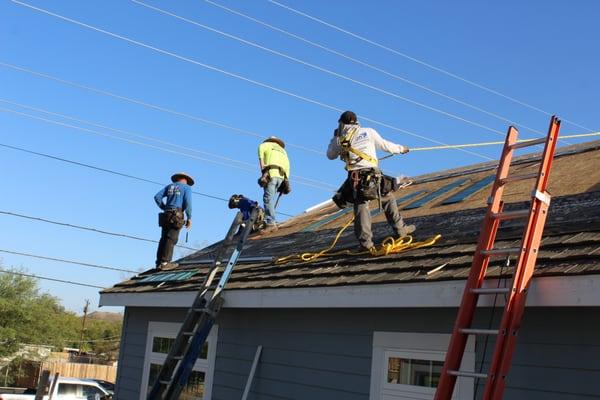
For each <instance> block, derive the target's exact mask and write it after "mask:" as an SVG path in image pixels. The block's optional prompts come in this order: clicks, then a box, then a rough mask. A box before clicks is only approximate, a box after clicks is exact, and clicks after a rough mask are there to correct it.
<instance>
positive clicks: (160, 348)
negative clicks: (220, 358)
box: [152, 336, 208, 360]
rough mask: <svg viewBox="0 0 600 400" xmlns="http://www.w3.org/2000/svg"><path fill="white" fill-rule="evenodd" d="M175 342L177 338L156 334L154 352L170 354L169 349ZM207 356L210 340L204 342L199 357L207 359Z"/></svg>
mask: <svg viewBox="0 0 600 400" xmlns="http://www.w3.org/2000/svg"><path fill="white" fill-rule="evenodd" d="M174 343H175V338H167V337H160V336H155V337H154V338H153V339H152V352H153V353H162V354H169V350H171V347H173V344H174ZM207 357H208V342H204V346H202V351H201V352H200V355H198V358H200V359H203V360H206V359H207Z"/></svg>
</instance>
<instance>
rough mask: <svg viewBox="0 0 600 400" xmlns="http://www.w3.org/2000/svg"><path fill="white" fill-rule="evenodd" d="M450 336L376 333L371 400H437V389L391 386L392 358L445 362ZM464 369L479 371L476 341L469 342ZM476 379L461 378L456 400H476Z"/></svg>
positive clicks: (456, 389) (455, 390) (374, 338)
mask: <svg viewBox="0 0 600 400" xmlns="http://www.w3.org/2000/svg"><path fill="white" fill-rule="evenodd" d="M449 342H450V335H447V334H439V333H413V332H410V333H409V332H373V358H372V362H371V391H370V396H369V400H403V399H410V400H416V399H423V400H428V399H433V396H434V395H435V389H433V388H426V387H421V386H413V385H403V384H396V383H388V382H387V369H388V359H389V358H390V357H399V358H408V359H416V360H432V361H444V359H445V357H446V350H447V348H448V343H449ZM461 369H463V370H467V371H474V370H475V339H474V338H473V337H470V338H469V340H468V341H467V347H466V349H465V355H464V357H463V362H462V366H461ZM474 388H475V380H474V379H473V378H464V377H459V378H458V379H457V381H456V387H455V389H454V393H453V395H452V400H472V399H473V394H474Z"/></svg>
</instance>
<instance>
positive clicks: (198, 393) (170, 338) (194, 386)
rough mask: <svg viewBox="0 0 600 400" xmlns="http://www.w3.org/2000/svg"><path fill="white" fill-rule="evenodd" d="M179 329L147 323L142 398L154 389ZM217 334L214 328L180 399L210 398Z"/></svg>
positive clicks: (167, 325) (162, 323)
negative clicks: (153, 386)
mask: <svg viewBox="0 0 600 400" xmlns="http://www.w3.org/2000/svg"><path fill="white" fill-rule="evenodd" d="M179 326H180V324H175V323H166V322H150V323H149V324H148V338H147V343H146V358H145V360H144V374H143V380H142V382H144V383H143V384H142V388H141V390H140V392H141V393H140V398H143V399H145V398H146V396H147V394H148V392H149V391H150V390H151V388H152V385H153V384H154V382H155V380H156V377H157V376H158V373H159V372H160V368H161V367H162V364H163V363H164V361H165V359H166V358H167V354H168V353H169V350H171V347H172V346H173V344H174V343H175V337H176V336H177V333H178V332H179ZM217 331H218V327H217V326H216V325H215V326H213V328H212V330H211V331H210V334H209V335H208V339H207V341H206V343H205V344H204V347H203V348H202V350H201V351H200V354H199V356H198V360H197V361H196V364H194V369H193V371H192V374H191V376H190V379H189V381H188V384H187V386H186V387H185V389H184V390H183V392H182V393H181V396H180V399H181V400H201V399H202V400H208V399H210V395H211V388H212V377H213V372H214V363H215V357H216V344H217Z"/></svg>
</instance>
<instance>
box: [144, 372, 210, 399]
mask: <svg viewBox="0 0 600 400" xmlns="http://www.w3.org/2000/svg"><path fill="white" fill-rule="evenodd" d="M161 367H162V365H160V364H150V375H149V377H148V393H150V391H151V390H152V385H153V384H154V381H156V378H157V377H158V374H159V372H160V368H161ZM203 396H204V372H202V371H192V374H191V375H190V379H189V381H188V383H187V385H186V387H185V389H183V391H182V392H181V395H180V396H179V399H180V400H202V397H203Z"/></svg>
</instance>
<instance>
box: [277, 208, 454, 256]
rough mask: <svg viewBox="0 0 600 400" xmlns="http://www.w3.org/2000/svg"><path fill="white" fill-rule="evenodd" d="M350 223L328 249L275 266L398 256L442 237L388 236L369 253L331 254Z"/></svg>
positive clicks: (304, 254)
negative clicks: (326, 259) (325, 259)
mask: <svg viewBox="0 0 600 400" xmlns="http://www.w3.org/2000/svg"><path fill="white" fill-rule="evenodd" d="M352 222H354V217H352V218H351V219H350V220H349V221H348V222H346V224H344V226H343V227H342V228H341V229H340V230H339V232H338V233H337V235H335V238H334V239H333V242H332V243H331V245H329V247H327V248H326V249H323V250H321V251H317V252H314V253H313V252H306V253H301V254H291V255H289V256H285V257H280V258H278V259H276V260H275V264H277V265H281V264H285V263H288V262H290V261H302V262H312V261H315V260H317V259H319V258H321V257H334V256H341V255H347V256H359V255H369V254H370V255H372V256H374V257H379V256H387V255H389V254H398V253H401V252H404V251H408V250H412V249H418V248H421V247H427V246H432V245H434V244H435V243H436V242H437V241H438V240H440V239H441V237H442V235H435V236H434V237H432V238H430V239H428V240H425V241H423V242H415V241H413V238H412V236H406V237H404V238H400V239H394V238H393V237H391V236H390V237H387V238H385V239H384V241H383V243H382V244H381V246H380V247H379V248H378V247H374V248H372V249H371V250H370V251H369V250H365V251H351V250H340V251H336V252H331V250H333V248H334V247H335V246H336V244H337V242H338V241H339V240H340V237H341V236H342V234H343V233H344V231H345V230H346V229H347V228H348V227H349V226H350V224H352Z"/></svg>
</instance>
